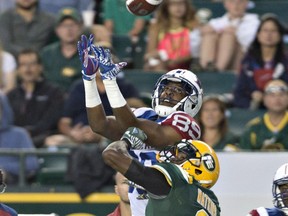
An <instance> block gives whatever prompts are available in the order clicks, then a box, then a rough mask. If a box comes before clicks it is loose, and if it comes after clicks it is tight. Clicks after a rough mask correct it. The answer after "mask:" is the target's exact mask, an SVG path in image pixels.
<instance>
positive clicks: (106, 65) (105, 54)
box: [91, 44, 127, 80]
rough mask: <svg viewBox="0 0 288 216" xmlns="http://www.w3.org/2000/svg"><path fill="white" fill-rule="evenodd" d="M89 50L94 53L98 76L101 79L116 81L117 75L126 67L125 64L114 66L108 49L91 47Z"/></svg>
mask: <svg viewBox="0 0 288 216" xmlns="http://www.w3.org/2000/svg"><path fill="white" fill-rule="evenodd" d="M91 49H92V51H93V52H94V55H95V57H96V59H97V60H98V62H99V65H100V69H101V70H100V74H101V77H102V79H103V80H104V79H110V80H112V79H116V76H117V74H118V73H119V72H120V71H121V69H122V68H123V67H125V66H126V65H127V62H120V63H118V64H114V63H113V61H112V57H111V53H110V50H109V49H104V48H103V47H100V46H95V45H93V44H92V45H91Z"/></svg>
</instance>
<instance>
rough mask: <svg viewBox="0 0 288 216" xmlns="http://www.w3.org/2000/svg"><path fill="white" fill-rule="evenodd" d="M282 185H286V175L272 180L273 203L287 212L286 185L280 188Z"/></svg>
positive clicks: (287, 179)
mask: <svg viewBox="0 0 288 216" xmlns="http://www.w3.org/2000/svg"><path fill="white" fill-rule="evenodd" d="M283 185H288V177H284V178H281V179H278V180H275V181H274V182H273V187H272V193H273V203H274V206H275V207H277V208H280V209H282V210H283V211H284V212H285V213H288V187H285V188H281V189H280V187H281V186H283Z"/></svg>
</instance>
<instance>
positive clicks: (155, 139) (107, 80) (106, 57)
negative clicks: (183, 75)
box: [85, 45, 182, 147]
mask: <svg viewBox="0 0 288 216" xmlns="http://www.w3.org/2000/svg"><path fill="white" fill-rule="evenodd" d="M91 49H92V50H93V52H94V54H95V57H96V59H97V60H98V62H99V66H100V69H101V70H100V71H99V72H100V74H101V77H102V79H103V83H104V85H105V89H106V93H107V97H108V100H109V103H110V105H111V107H112V109H113V114H114V116H115V117H116V120H117V123H118V124H119V128H120V129H121V130H123V129H124V130H125V129H127V128H128V127H132V126H134V127H138V128H141V129H142V130H144V131H145V133H147V135H148V137H149V139H148V140H147V143H148V144H149V145H151V146H155V147H163V146H166V145H171V144H174V143H175V142H176V141H179V140H181V138H182V137H181V135H180V134H179V133H178V132H177V131H176V130H175V129H174V128H172V127H171V126H162V125H160V124H158V123H156V122H153V121H150V120H145V119H138V118H136V116H135V115H134V113H133V112H132V111H131V109H130V107H129V106H128V105H127V102H126V100H125V99H124V97H123V95H122V93H121V91H120V90H119V87H118V85H117V82H116V76H117V74H118V73H119V72H120V71H121V68H122V67H123V66H125V64H123V63H119V64H114V63H113V62H112V60H111V54H110V52H109V50H107V49H106V50H104V49H103V48H102V47H96V46H94V45H91ZM85 89H86V86H85ZM92 117H93V116H92V115H91V119H92ZM93 118H94V117H93ZM122 132H124V131H122Z"/></svg>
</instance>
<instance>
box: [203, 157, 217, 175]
mask: <svg viewBox="0 0 288 216" xmlns="http://www.w3.org/2000/svg"><path fill="white" fill-rule="evenodd" d="M202 160H203V164H204V166H205V167H206V169H207V170H209V171H213V170H215V161H214V158H213V157H212V156H211V155H210V154H205V155H204V156H202Z"/></svg>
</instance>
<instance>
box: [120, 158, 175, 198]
mask: <svg viewBox="0 0 288 216" xmlns="http://www.w3.org/2000/svg"><path fill="white" fill-rule="evenodd" d="M125 176H126V178H128V179H129V180H130V181H133V182H134V183H136V184H138V185H141V186H142V187H144V188H145V189H146V190H147V191H149V192H150V193H152V194H155V195H159V196H160V195H162V196H163V195H168V193H169V192H170V189H171V187H170V185H169V183H168V182H167V180H166V178H165V176H164V175H163V174H162V173H161V172H160V171H158V170H156V169H153V168H151V167H145V166H143V165H142V164H140V163H139V162H138V161H136V160H133V161H132V163H131V165H130V167H129V169H128V171H127V172H126V174H125ZM159 185H161V187H159Z"/></svg>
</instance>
